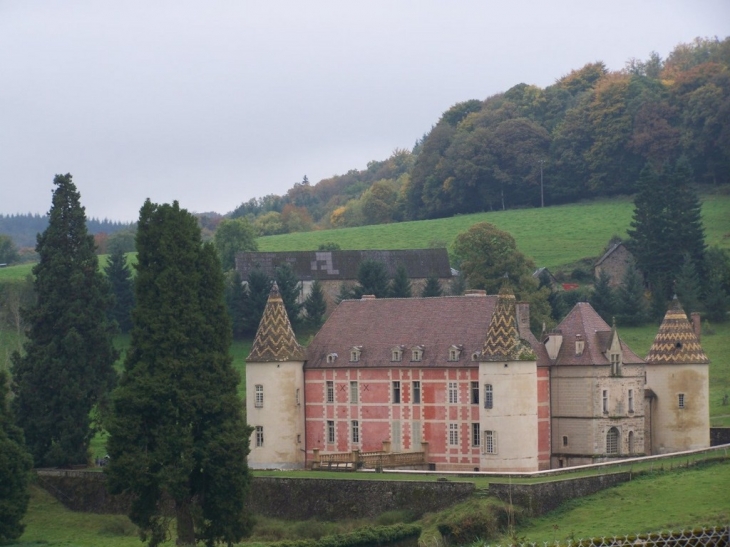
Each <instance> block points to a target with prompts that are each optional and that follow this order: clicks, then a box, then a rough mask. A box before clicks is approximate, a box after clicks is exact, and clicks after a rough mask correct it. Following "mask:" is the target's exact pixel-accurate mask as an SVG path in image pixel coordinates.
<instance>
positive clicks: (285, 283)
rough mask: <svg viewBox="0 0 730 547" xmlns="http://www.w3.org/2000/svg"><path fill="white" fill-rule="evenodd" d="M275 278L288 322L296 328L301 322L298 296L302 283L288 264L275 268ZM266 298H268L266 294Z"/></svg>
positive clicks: (300, 307)
mask: <svg viewBox="0 0 730 547" xmlns="http://www.w3.org/2000/svg"><path fill="white" fill-rule="evenodd" d="M275 278H276V284H277V285H278V286H279V294H281V299H282V300H283V301H284V308H286V314H287V315H288V316H289V322H290V323H291V326H292V328H293V329H295V330H296V329H297V328H298V327H299V325H300V324H301V319H300V315H301V313H302V307H303V304H302V303H301V302H299V297H300V296H301V293H302V284H301V283H300V282H299V280H298V279H297V276H296V274H295V273H294V270H293V269H292V267H291V266H290V265H289V264H282V265H281V266H279V267H278V268H276V272H275ZM266 298H267V299H268V296H267V297H266ZM257 326H258V325H257Z"/></svg>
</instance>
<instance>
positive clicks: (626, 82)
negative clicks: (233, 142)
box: [230, 38, 730, 235]
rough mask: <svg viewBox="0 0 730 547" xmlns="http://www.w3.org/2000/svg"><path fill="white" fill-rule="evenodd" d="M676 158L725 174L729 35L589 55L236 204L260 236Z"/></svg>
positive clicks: (451, 208)
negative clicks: (377, 154) (415, 135)
mask: <svg viewBox="0 0 730 547" xmlns="http://www.w3.org/2000/svg"><path fill="white" fill-rule="evenodd" d="M680 156H685V157H686V158H687V159H688V160H689V162H690V164H691V166H692V169H693V170H694V177H695V180H696V182H698V183H706V184H711V185H718V184H722V183H727V182H730V38H725V39H723V40H720V39H718V38H704V39H703V38H697V39H695V41H693V42H692V43H689V44H680V45H678V46H677V47H676V48H675V49H674V50H673V51H672V52H671V53H670V55H669V56H668V57H667V59H661V58H660V56H659V55H658V54H656V53H653V54H652V55H651V56H650V58H649V59H647V60H644V61H642V60H638V59H631V60H629V61H628V62H627V63H626V66H625V68H624V69H623V70H620V71H613V72H612V71H609V70H607V68H606V66H605V65H604V64H603V63H602V62H593V63H589V64H587V65H585V66H584V67H582V68H580V69H577V70H574V71H572V72H570V73H569V74H567V75H565V76H562V77H560V78H559V79H558V80H557V81H556V82H555V84H553V85H551V86H548V87H546V88H540V87H537V86H533V85H527V84H524V83H522V84H518V85H515V86H514V87H512V88H511V89H509V90H507V91H506V92H504V93H500V94H497V95H494V96H491V97H489V98H487V99H486V100H483V101H482V100H470V101H466V102H462V103H459V104H456V105H454V106H453V107H451V108H450V109H449V110H447V111H446V112H444V113H443V114H442V116H441V117H440V119H439V120H438V122H437V123H436V124H435V125H434V126H433V127H432V129H431V131H430V132H428V133H427V134H426V135H424V136H423V138H421V139H419V140H418V141H417V143H416V145H415V146H414V148H413V150H411V151H408V150H395V151H394V152H393V154H392V155H391V157H389V158H388V159H386V160H383V161H372V162H370V163H369V164H368V166H367V168H366V169H364V170H351V171H349V172H348V173H346V174H344V175H341V176H335V177H332V178H328V179H324V180H321V181H319V182H318V183H316V184H314V185H311V184H310V183H309V181H308V180H307V178H306V177H304V179H303V181H302V182H301V183H297V184H295V185H294V186H293V187H292V188H291V189H290V190H289V191H288V192H287V193H286V195H284V196H277V195H268V196H265V197H262V198H254V199H251V200H250V201H248V202H246V203H243V204H241V205H240V206H239V207H238V208H236V209H235V210H234V211H233V212H232V213H231V214H230V216H232V217H234V218H235V217H248V218H249V219H250V220H252V221H253V222H254V224H255V226H256V228H257V230H258V233H259V234H260V235H272V234H278V233H287V232H298V231H307V230H311V229H313V228H314V227H315V226H319V227H344V226H360V225H367V224H382V223H388V222H397V221H402V220H417V219H427V218H440V217H447V216H452V215H455V214H463V213H473V212H480V211H492V210H501V209H513V208H521V207H537V206H540V205H541V178H542V186H543V192H544V203H545V205H554V204H559V203H571V202H576V201H579V200H582V199H587V198H596V197H603V196H615V195H621V194H633V193H634V192H635V187H636V186H635V185H636V181H637V179H638V176H639V172H640V170H641V169H642V167H643V166H644V165H645V164H646V163H647V162H648V163H651V164H652V166H653V167H654V168H655V170H656V171H657V172H659V173H661V172H662V171H663V170H664V169H665V167H666V166H668V165H670V164H673V162H675V161H676V160H677V158H679V157H680Z"/></svg>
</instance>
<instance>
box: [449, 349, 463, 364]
mask: <svg viewBox="0 0 730 547" xmlns="http://www.w3.org/2000/svg"><path fill="white" fill-rule="evenodd" d="M460 356H461V348H458V347H456V346H451V347H450V348H449V361H458V360H459V357H460Z"/></svg>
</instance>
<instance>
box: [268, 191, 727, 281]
mask: <svg viewBox="0 0 730 547" xmlns="http://www.w3.org/2000/svg"><path fill="white" fill-rule="evenodd" d="M703 199H704V203H703V207H702V215H703V220H704V224H705V230H706V239H707V244H708V245H719V246H720V247H722V248H725V249H730V195H720V194H717V195H707V194H705V195H704V196H703ZM632 213H633V202H632V201H631V199H629V198H623V199H612V200H601V201H591V202H585V203H575V204H570V205H560V206H556V207H546V208H544V209H517V210H510V211H497V212H492V213H478V214H473V215H459V216H455V217H451V218H443V219H437V220H425V221H418V222H400V223H396V224H380V225H375V226H363V227H358V228H344V229H338V230H321V231H316V232H303V233H296V234H284V235H278V236H268V237H261V238H259V239H258V243H259V248H260V250H262V251H300V250H301V251H303V250H312V249H316V248H317V247H318V246H319V245H320V244H321V243H326V242H334V243H338V244H339V245H340V246H341V247H342V248H343V249H412V248H425V247H429V246H431V243H432V242H434V241H436V242H441V243H443V244H446V245H450V244H451V243H452V242H453V240H454V238H455V237H456V236H457V235H458V234H459V233H461V232H464V231H466V230H467V229H468V228H469V227H470V226H472V225H473V224H476V223H477V222H490V223H492V224H494V225H495V226H497V227H498V228H500V229H501V230H505V231H507V232H509V233H510V234H512V235H513V236H514V238H515V240H516V241H517V247H518V248H519V250H520V251H522V252H523V253H525V254H526V255H528V256H530V257H532V258H533V259H534V260H535V263H536V264H537V265H538V266H545V267H548V268H551V269H552V268H558V267H559V266H563V265H565V264H571V263H573V262H576V261H578V260H580V259H583V258H586V257H597V256H599V255H600V253H601V251H602V250H603V249H604V247H605V246H606V244H607V243H608V241H609V239H610V238H611V237H612V236H613V235H619V236H621V237H626V230H627V229H628V228H629V227H630V222H631V215H632Z"/></svg>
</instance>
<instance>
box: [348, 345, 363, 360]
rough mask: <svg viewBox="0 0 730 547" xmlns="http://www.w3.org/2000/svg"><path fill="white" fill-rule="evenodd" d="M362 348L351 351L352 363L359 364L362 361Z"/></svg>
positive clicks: (356, 347) (357, 347) (358, 347)
mask: <svg viewBox="0 0 730 547" xmlns="http://www.w3.org/2000/svg"><path fill="white" fill-rule="evenodd" d="M360 350H361V348H360V346H355V347H353V348H352V349H351V350H350V362H351V363H357V362H358V361H359V360H360Z"/></svg>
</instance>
